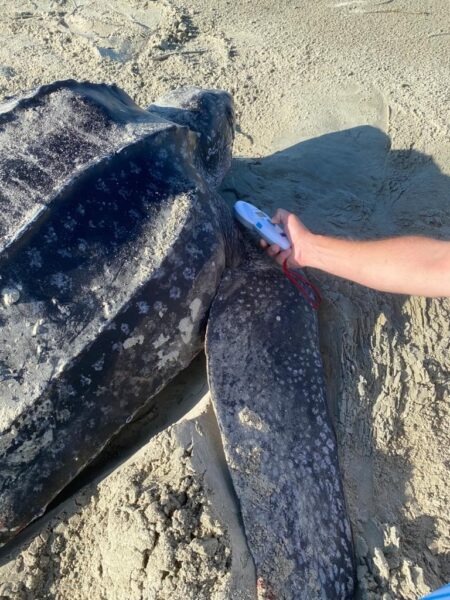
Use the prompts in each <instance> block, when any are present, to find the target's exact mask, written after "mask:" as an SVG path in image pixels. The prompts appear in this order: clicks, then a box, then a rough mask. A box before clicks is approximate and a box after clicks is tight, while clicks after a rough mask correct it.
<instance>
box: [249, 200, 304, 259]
mask: <svg viewBox="0 0 450 600" xmlns="http://www.w3.org/2000/svg"><path fill="white" fill-rule="evenodd" d="M272 223H275V224H277V225H283V226H284V232H285V234H286V235H287V237H288V240H289V242H290V244H291V247H290V248H289V249H288V250H281V248H280V247H279V246H278V245H277V244H272V245H271V246H270V245H269V244H268V243H267V242H266V241H265V240H260V242H259V243H260V245H261V247H262V248H264V249H265V250H266V253H267V254H268V255H269V256H270V257H271V258H274V259H275V260H276V261H277V263H278V264H279V265H282V264H283V262H284V261H285V259H287V265H288V267H291V268H296V267H297V268H298V267H304V266H306V252H305V250H306V247H307V244H308V242H309V239H310V238H311V237H312V235H313V234H312V233H311V232H310V231H309V229H307V228H306V227H305V226H304V225H303V223H302V222H301V221H300V219H299V218H298V217H297V216H296V215H294V214H293V213H290V212H289V211H287V210H284V209H283V208H278V209H277V210H276V212H275V214H274V216H273V217H272Z"/></svg>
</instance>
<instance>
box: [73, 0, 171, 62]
mask: <svg viewBox="0 0 450 600" xmlns="http://www.w3.org/2000/svg"><path fill="white" fill-rule="evenodd" d="M141 6H142V5H141ZM165 13H166V9H165V7H164V6H163V5H161V4H159V3H157V2H154V3H152V5H151V6H150V5H148V6H147V7H146V8H145V9H143V8H138V7H137V6H136V5H134V3H133V2H129V0H112V1H111V2H109V3H107V4H105V3H104V2H101V1H99V0H94V1H93V2H81V1H80V0H74V9H73V11H72V12H71V13H70V14H68V15H66V17H65V19H64V21H65V25H66V26H67V27H68V29H69V30H70V32H71V33H72V34H73V35H76V36H81V37H83V38H85V39H87V40H89V41H90V42H91V43H92V44H93V46H94V47H95V48H96V49H97V51H98V52H99V54H100V56H102V57H107V58H110V59H112V60H116V61H119V62H125V61H127V60H129V59H130V58H131V57H132V56H133V55H135V54H136V53H138V52H139V51H140V50H141V49H142V47H143V46H144V44H145V43H146V42H147V41H148V39H149V38H150V37H151V36H152V35H153V34H154V33H156V32H157V30H158V28H159V26H160V24H161V23H162V21H164V17H165Z"/></svg>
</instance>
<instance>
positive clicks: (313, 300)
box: [283, 258, 322, 310]
mask: <svg viewBox="0 0 450 600" xmlns="http://www.w3.org/2000/svg"><path fill="white" fill-rule="evenodd" d="M283 273H284V274H285V275H286V277H287V278H288V279H289V281H291V282H292V283H293V284H294V285H295V287H296V288H297V289H298V291H299V292H300V293H301V294H302V295H303V297H304V298H305V300H306V302H308V304H310V305H311V306H312V307H313V308H314V310H317V309H318V308H319V306H320V303H321V302H322V296H321V294H320V291H319V288H317V287H316V286H315V285H314V284H313V283H311V281H308V279H306V277H303V275H300V273H297V272H296V271H291V269H288V266H287V258H285V259H284V262H283Z"/></svg>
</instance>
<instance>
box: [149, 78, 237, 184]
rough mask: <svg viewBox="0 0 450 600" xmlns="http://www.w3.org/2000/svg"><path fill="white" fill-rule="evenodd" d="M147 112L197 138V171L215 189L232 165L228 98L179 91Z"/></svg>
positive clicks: (218, 93)
mask: <svg viewBox="0 0 450 600" xmlns="http://www.w3.org/2000/svg"><path fill="white" fill-rule="evenodd" d="M148 110H149V111H150V112H151V113H153V114H155V113H156V114H158V115H159V116H161V117H163V118H164V119H167V120H169V121H173V122H174V123H178V124H179V125H183V126H186V127H188V128H189V129H190V130H191V131H194V132H195V133H196V134H197V135H198V137H199V143H198V147H197V152H198V159H199V162H200V164H199V167H200V168H201V169H202V170H203V174H204V176H205V178H206V179H207V180H208V182H209V183H210V184H211V185H212V186H213V187H214V188H217V187H218V186H219V184H220V182H221V181H222V178H223V176H224V175H225V173H226V171H227V170H228V168H229V167H230V164H231V151H232V145H233V139H234V109H233V99H232V97H231V95H230V94H229V93H228V92H224V91H221V90H202V89H200V88H196V87H186V88H180V89H177V90H174V91H172V92H170V93H169V94H167V95H166V96H163V97H162V98H160V99H159V100H157V101H156V102H155V104H152V105H151V106H150V107H149V108H148Z"/></svg>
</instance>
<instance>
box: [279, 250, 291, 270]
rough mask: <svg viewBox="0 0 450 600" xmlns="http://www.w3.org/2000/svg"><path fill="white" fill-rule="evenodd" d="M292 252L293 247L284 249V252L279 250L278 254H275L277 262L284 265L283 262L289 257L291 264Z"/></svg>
mask: <svg viewBox="0 0 450 600" xmlns="http://www.w3.org/2000/svg"><path fill="white" fill-rule="evenodd" d="M291 254H292V250H291V248H288V249H287V250H283V251H282V252H279V253H278V254H277V255H276V256H275V260H276V261H277V263H278V264H279V265H280V266H283V263H284V261H285V260H286V259H288V266H289V257H290V255H291Z"/></svg>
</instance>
